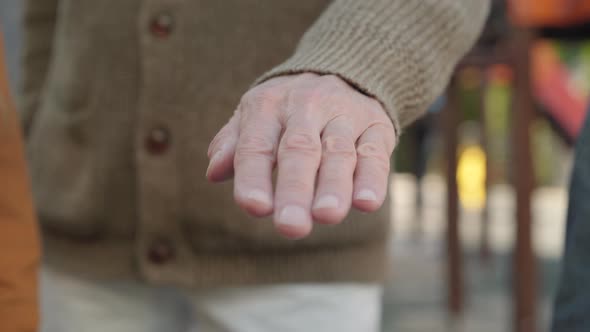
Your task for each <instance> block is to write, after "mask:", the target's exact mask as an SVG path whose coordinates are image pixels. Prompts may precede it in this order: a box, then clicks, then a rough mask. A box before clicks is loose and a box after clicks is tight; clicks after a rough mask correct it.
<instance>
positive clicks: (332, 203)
mask: <svg viewBox="0 0 590 332" xmlns="http://www.w3.org/2000/svg"><path fill="white" fill-rule="evenodd" d="M337 207H338V197H336V196H334V195H324V196H322V197H320V199H318V200H317V202H316V203H315V205H314V206H313V208H314V209H335V208H337Z"/></svg>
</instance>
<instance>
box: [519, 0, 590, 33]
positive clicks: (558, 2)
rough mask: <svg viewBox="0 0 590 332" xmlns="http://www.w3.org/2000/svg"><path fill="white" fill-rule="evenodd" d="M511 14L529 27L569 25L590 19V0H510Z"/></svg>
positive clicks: (521, 23)
mask: <svg viewBox="0 0 590 332" xmlns="http://www.w3.org/2000/svg"><path fill="white" fill-rule="evenodd" d="M509 4H510V14H511V17H512V19H513V20H514V21H515V22H516V23H517V24H519V25H523V26H527V27H540V26H547V27H567V26H571V25H575V24H579V23H582V22H585V21H590V0H510V1H509Z"/></svg>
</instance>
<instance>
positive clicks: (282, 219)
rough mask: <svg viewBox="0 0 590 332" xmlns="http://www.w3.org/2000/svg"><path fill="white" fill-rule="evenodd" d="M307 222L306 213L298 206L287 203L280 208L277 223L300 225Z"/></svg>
mask: <svg viewBox="0 0 590 332" xmlns="http://www.w3.org/2000/svg"><path fill="white" fill-rule="evenodd" d="M307 222H308V215H307V212H305V210H304V209H303V208H301V207H299V206H295V205H289V206H286V207H284V208H283V210H281V213H280V214H279V220H277V223H278V224H280V225H284V226H294V227H301V226H305V225H306V224H307Z"/></svg>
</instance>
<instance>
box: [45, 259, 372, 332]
mask: <svg viewBox="0 0 590 332" xmlns="http://www.w3.org/2000/svg"><path fill="white" fill-rule="evenodd" d="M41 286H42V287H41V288H42V314H43V318H42V328H41V332H106V331H108V332H266V331H269V332H270V331H272V332H303V331H305V332H313V331H318V332H331V331H334V332H336V331H337V332H377V331H379V325H380V316H381V295H382V287H381V286H378V285H373V284H298V285H281V286H260V287H247V288H233V289H215V290H208V291H203V292H197V293H190V294H189V293H188V292H187V291H185V292H183V291H181V290H179V289H174V288H157V287H150V286H148V285H144V284H140V283H133V282H96V281H90V280H83V279H79V278H77V277H74V276H71V275H67V274H64V273H61V272H57V271H54V270H51V269H48V268H46V269H45V270H44V271H43V274H42V285H41Z"/></svg>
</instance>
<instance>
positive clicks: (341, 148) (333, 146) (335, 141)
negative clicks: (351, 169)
mask: <svg viewBox="0 0 590 332" xmlns="http://www.w3.org/2000/svg"><path fill="white" fill-rule="evenodd" d="M323 143H324V144H323V145H324V151H325V152H326V153H328V154H336V155H341V156H343V157H345V158H347V159H354V158H356V149H355V147H354V142H353V141H352V140H351V139H349V138H346V137H342V136H328V137H326V138H324V142H323Z"/></svg>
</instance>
